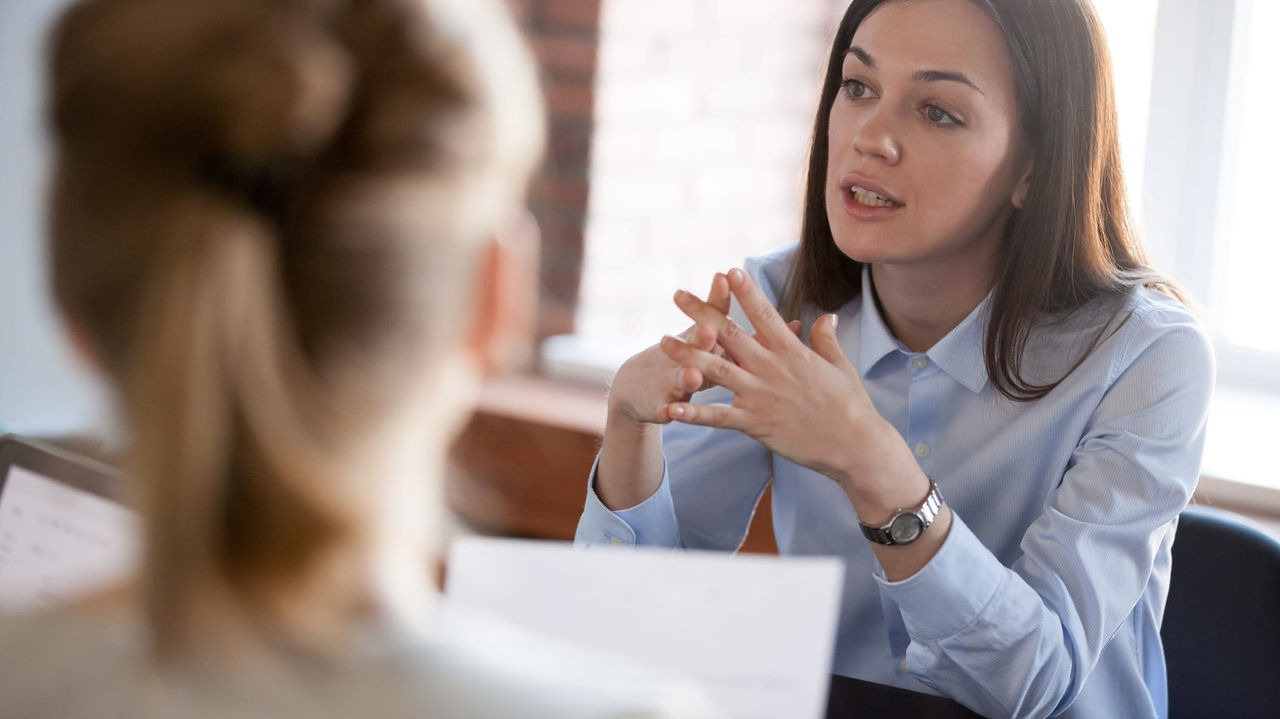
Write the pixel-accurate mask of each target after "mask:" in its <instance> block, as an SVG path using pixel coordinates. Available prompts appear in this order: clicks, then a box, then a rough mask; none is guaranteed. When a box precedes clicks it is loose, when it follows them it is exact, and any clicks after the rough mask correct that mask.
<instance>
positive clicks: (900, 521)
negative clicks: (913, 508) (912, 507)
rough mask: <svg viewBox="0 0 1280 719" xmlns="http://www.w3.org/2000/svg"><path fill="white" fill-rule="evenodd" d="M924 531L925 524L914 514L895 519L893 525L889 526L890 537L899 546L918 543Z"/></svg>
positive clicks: (899, 516) (902, 515) (901, 515)
mask: <svg viewBox="0 0 1280 719" xmlns="http://www.w3.org/2000/svg"><path fill="white" fill-rule="evenodd" d="M923 531H924V522H921V521H920V518H919V517H917V516H916V515H914V514H900V515H898V516H897V517H894V519H893V524H891V525H889V536H890V537H892V538H893V541H894V542H896V543H898V544H908V543H910V542H914V541H916V538H918V537H919V536H920V533H921V532H923Z"/></svg>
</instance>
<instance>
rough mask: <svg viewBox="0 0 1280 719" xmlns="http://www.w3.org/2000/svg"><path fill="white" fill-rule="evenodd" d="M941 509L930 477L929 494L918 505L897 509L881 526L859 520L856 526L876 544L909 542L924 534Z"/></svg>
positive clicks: (936, 490) (935, 488)
mask: <svg viewBox="0 0 1280 719" xmlns="http://www.w3.org/2000/svg"><path fill="white" fill-rule="evenodd" d="M941 510H942V495H941V494H940V493H939V492H938V485H937V483H936V482H934V481H933V478H932V477H930V478H929V496H927V497H925V498H924V502H923V503H922V504H921V505H920V506H919V507H916V508H915V509H899V510H898V513H897V514H895V515H893V519H890V520H889V523H888V524H886V525H884V526H883V527H872V526H871V525H868V524H863V523H862V522H861V521H859V522H858V526H860V527H862V534H863V535H864V536H866V538H867V539H870V540H871V541H873V542H875V543H876V544H883V545H885V546H889V547H893V546H896V545H900V544H911V543H912V542H914V541H916V540H917V539H919V538H920V535H922V534H924V530H926V529H928V528H929V525H930V524H933V520H934V519H936V518H937V516H938V512H940V511H941Z"/></svg>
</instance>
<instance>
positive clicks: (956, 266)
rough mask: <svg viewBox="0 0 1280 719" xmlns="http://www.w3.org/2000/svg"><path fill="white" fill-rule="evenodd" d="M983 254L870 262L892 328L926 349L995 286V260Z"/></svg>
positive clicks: (877, 294)
mask: <svg viewBox="0 0 1280 719" xmlns="http://www.w3.org/2000/svg"><path fill="white" fill-rule="evenodd" d="M966 260H967V261H966ZM982 260H983V258H959V259H957V260H948V261H947V262H946V263H942V262H931V263H923V264H887V263H875V264H872V265H871V282H872V286H873V287H874V291H875V299H876V301H877V302H878V305H879V308H880V312H881V314H882V315H883V317H884V320H885V323H886V324H887V325H888V327H889V331H890V332H892V333H893V335H894V337H897V338H898V340H899V341H900V342H902V344H904V345H906V346H907V349H909V350H911V351H912V352H926V351H928V350H929V348H931V347H933V346H934V345H935V344H937V343H938V340H941V339H942V338H943V337H946V336H947V333H949V332H950V331H951V330H953V329H955V328H956V326H957V325H959V324H960V323H961V322H963V321H964V318H965V317H968V316H969V313H970V312H972V311H973V309H974V308H975V307H977V306H978V304H979V303H981V302H982V300H983V298H985V297H986V296H987V293H988V292H989V291H990V290H991V286H992V284H993V283H994V281H995V262H994V261H990V262H987V261H982Z"/></svg>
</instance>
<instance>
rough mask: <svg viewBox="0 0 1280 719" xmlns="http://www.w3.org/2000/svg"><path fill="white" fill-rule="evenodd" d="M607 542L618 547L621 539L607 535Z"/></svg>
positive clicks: (620, 544)
mask: <svg viewBox="0 0 1280 719" xmlns="http://www.w3.org/2000/svg"><path fill="white" fill-rule="evenodd" d="M609 544H612V545H613V546H615V547H620V546H622V540H621V539H618V538H617V537H609Z"/></svg>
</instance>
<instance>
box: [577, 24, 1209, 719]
mask: <svg viewBox="0 0 1280 719" xmlns="http://www.w3.org/2000/svg"><path fill="white" fill-rule="evenodd" d="M675 301H676V304H677V305H678V306H679V307H680V308H681V309H682V310H683V311H684V312H685V313H686V314H687V315H688V316H689V317H690V318H692V319H693V320H694V321H695V322H696V324H695V325H694V326H693V327H691V328H690V329H689V330H688V331H686V332H685V333H684V334H683V335H682V336H681V337H680V338H675V337H667V338H664V339H663V340H662V342H661V343H660V344H659V345H655V346H654V347H652V348H650V349H648V350H645V351H644V352H641V353H640V354H638V355H636V356H634V357H632V358H631V359H630V360H628V361H627V362H626V363H625V364H624V365H623V366H622V368H621V369H620V370H619V371H618V374H617V376H616V378H615V380H614V384H613V387H612V390H611V394H610V403H609V418H608V425H607V430H606V435H605V441H604V444H603V446H602V449H601V453H600V457H599V460H598V462H597V465H596V467H595V468H594V469H593V472H592V478H591V483H590V488H589V491H588V498H587V506H586V510H585V512H584V514H583V517H582V520H581V522H580V524H579V527H578V540H579V542H580V543H584V544H592V543H597V542H608V541H611V540H617V541H620V542H623V543H631V542H635V543H642V544H657V545H666V546H683V547H689V548H710V549H721V550H733V549H735V548H736V547H737V546H738V545H739V544H740V542H741V541H742V539H743V536H744V534H745V532H746V529H747V526H748V523H749V521H750V518H751V514H752V511H753V509H754V507H755V505H756V502H757V501H758V499H759V497H760V495H761V493H762V492H763V491H764V489H765V487H766V485H768V484H769V483H770V482H772V486H773V508H772V509H773V522H774V532H775V535H776V538H777V541H778V547H779V550H780V551H781V552H782V553H784V554H794V555H814V554H819V555H835V556H840V557H843V558H844V559H845V561H846V566H847V575H846V579H845V594H844V601H843V604H842V614H841V620H840V626H839V635H838V637H837V650H836V657H835V671H836V673H838V674H845V675H849V676H854V677H858V678H861V679H866V680H871V681H875V682H879V683H883V684H891V685H895V686H899V687H903V688H907V689H912V690H915V691H921V692H930V693H937V694H942V695H945V696H949V697H952V698H954V699H956V700H958V701H959V702H961V703H963V704H965V705H966V706H968V707H970V708H972V709H974V710H976V711H978V712H980V713H982V714H984V715H988V716H1020V717H1021V716H1049V715H1063V716H1082V717H1084V716H1088V717H1118V716H1124V717H1161V716H1164V715H1166V713H1167V708H1166V691H1165V666H1164V658H1163V655H1162V651H1161V644H1160V636H1159V629H1160V621H1161V616H1162V613H1163V611H1164V601H1165V597H1166V595H1167V590H1168V578H1169V567H1170V547H1171V544H1172V541H1173V535H1174V528H1175V525H1176V522H1177V517H1178V513H1179V512H1180V511H1181V510H1182V509H1183V507H1185V506H1186V504H1187V502H1188V500H1189V498H1190V497H1191V494H1192V491H1193V489H1194V488H1195V484H1196V479H1197V476H1198V471H1199V464H1200V453H1201V448H1202V446H1203V438H1204V437H1203V431H1204V424H1205V414H1206V409H1207V405H1208V400H1209V395H1210V392H1211V390H1212V384H1213V374H1214V370H1213V357H1212V353H1211V350H1210V347H1209V343H1208V341H1207V339H1206V337H1205V335H1204V333H1203V332H1202V331H1201V329H1200V327H1199V325H1198V324H1197V322H1196V319H1195V317H1194V316H1193V314H1192V313H1191V312H1190V311H1189V310H1188V309H1187V308H1186V306H1185V305H1184V303H1183V302H1182V301H1181V299H1180V297H1179V294H1178V292H1177V289H1176V288H1175V287H1173V286H1172V285H1171V284H1170V283H1169V282H1168V281H1166V280H1164V279H1163V278H1161V277H1160V276H1159V275H1158V274H1156V273H1155V272H1153V271H1152V270H1151V269H1149V268H1148V266H1147V265H1146V262H1145V259H1144V256H1143V253H1142V250H1141V246H1140V243H1139V241H1138V239H1137V237H1136V236H1135V234H1134V231H1133V229H1132V226H1131V224H1130V220H1129V212H1128V208H1127V206H1126V199H1125V187H1124V180H1123V175H1122V171H1121V166H1120V152H1119V146H1118V139H1117V130H1116V114H1115V92H1114V89H1113V87H1112V81H1111V71H1110V60H1109V57H1108V54H1107V49H1106V41H1105V38H1104V36H1103V32H1102V28H1101V24H1100V22H1099V20H1098V17H1097V15H1096V13H1095V11H1094V9H1093V7H1092V6H1091V5H1090V3H1089V1H1088V0H911V1H909V2H908V1H901V0H854V2H852V3H851V4H850V6H849V8H848V10H847V12H846V13H845V15H844V19H843V21H842V23H841V24H840V27H839V30H838V31H837V33H836V37H835V41H834V43H833V45H832V48H831V54H830V58H829V61H828V65H827V71H826V75H825V80H824V84H823V89H822V96H821V101H820V104H819V107H818V113H817V117H816V120H815V124H814V134H813V142H812V146H811V152H810V157H809V172H808V182H807V188H806V193H805V211H804V223H803V227H802V231H801V238H800V241H799V243H798V244H796V245H790V246H787V247H784V248H782V249H781V250H779V251H777V252H775V253H773V254H770V255H767V256H764V257H761V258H756V259H753V260H749V261H748V262H747V263H746V267H745V271H744V270H740V269H735V270H732V271H730V272H729V273H728V274H727V276H726V275H717V276H716V277H715V279H714V281H713V283H712V286H711V292H710V295H709V296H708V298H707V300H706V301H703V300H700V299H698V298H697V297H695V296H693V295H691V294H689V293H686V292H680V293H677V295H676V298H675ZM731 317H733V318H736V320H737V321H736V322H735V321H734V320H733V319H731ZM784 318H785V319H790V320H791V323H790V326H788V322H786V321H785V319H784ZM797 320H803V326H808V327H810V329H809V330H808V332H807V334H802V333H801V332H800V328H801V326H802V324H801V322H797ZM747 326H749V327H750V328H751V330H753V331H754V334H752V333H751V332H750V331H748V330H746V329H744V327H747ZM664 424H665V425H667V426H666V427H661V425H664ZM770 620H771V621H786V618H785V617H776V618H771V619H770Z"/></svg>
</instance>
